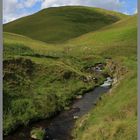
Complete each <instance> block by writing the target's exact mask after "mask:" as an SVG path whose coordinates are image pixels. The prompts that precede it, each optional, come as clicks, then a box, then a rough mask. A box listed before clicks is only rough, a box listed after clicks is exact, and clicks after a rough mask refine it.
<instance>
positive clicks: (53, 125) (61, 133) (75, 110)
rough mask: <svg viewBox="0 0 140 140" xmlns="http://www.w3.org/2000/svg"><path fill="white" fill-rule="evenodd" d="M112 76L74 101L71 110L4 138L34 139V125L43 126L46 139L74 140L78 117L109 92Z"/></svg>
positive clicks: (10, 139)
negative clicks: (73, 135) (73, 132)
mask: <svg viewBox="0 0 140 140" xmlns="http://www.w3.org/2000/svg"><path fill="white" fill-rule="evenodd" d="M111 83H112V79H111V78H110V77H108V78H107V80H106V81H105V82H104V84H102V85H101V86H99V87H96V88H95V89H94V90H93V91H91V92H88V93H86V94H85V95H84V96H83V97H82V98H81V99H77V100H75V101H74V103H73V105H72V106H71V108H70V110H68V111H63V112H61V113H59V114H58V115H57V116H55V117H54V118H52V119H46V120H42V121H39V122H36V123H34V124H31V125H30V126H27V127H24V128H23V127H21V128H19V129H18V130H17V132H15V133H14V134H11V135H9V136H7V137H5V138H4V140H33V139H31V138H30V131H31V129H32V128H33V127H41V128H44V129H45V130H46V136H45V140H72V136H71V131H72V129H73V127H74V124H75V121H76V119H78V118H79V117H81V116H83V115H85V114H87V113H88V112H89V111H90V110H91V109H92V108H94V106H96V102H97V101H98V99H99V98H100V97H101V95H102V94H104V93H107V92H108V91H109V89H110V87H111Z"/></svg>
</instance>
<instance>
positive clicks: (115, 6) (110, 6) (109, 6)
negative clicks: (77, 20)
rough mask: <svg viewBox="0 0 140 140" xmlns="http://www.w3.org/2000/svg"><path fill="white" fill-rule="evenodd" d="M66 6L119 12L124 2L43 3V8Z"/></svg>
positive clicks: (77, 0) (48, 0) (47, 0)
mask: <svg viewBox="0 0 140 140" xmlns="http://www.w3.org/2000/svg"><path fill="white" fill-rule="evenodd" d="M64 5H85V6H94V7H100V8H105V9H108V10H119V9H120V8H121V6H122V5H123V2H120V1H119V0H104V1H103V0H85V1H83V0H44V1H43V2H42V8H47V7H57V6H64Z"/></svg>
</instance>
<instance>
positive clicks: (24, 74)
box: [4, 7, 137, 140]
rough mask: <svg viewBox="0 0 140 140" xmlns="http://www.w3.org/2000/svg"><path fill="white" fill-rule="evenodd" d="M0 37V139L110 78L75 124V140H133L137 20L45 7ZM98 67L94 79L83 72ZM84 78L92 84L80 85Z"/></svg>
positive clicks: (96, 11)
mask: <svg viewBox="0 0 140 140" xmlns="http://www.w3.org/2000/svg"><path fill="white" fill-rule="evenodd" d="M66 11H67V12H66ZM68 13H69V14H68ZM84 14H85V15H86V16H84ZM79 17H80V18H79ZM37 21H40V22H37ZM52 22H53V23H52ZM77 26H78V28H77ZM31 27H32V28H31ZM37 27H38V28H37ZM42 27H46V28H45V29H44V28H42ZM25 29H26V30H25ZM62 29H63V30H62ZM4 31H5V32H4V134H5V135H7V134H9V132H11V131H13V130H14V129H15V128H16V127H17V126H18V125H19V124H24V125H27V124H28V123H29V121H30V120H36V119H38V118H46V117H50V116H51V115H52V114H54V112H56V111H59V110H62V109H65V108H67V107H68V105H69V103H70V102H71V100H72V99H73V98H75V97H76V96H77V95H81V94H83V93H85V92H86V91H87V90H89V89H91V88H93V87H94V86H96V85H99V84H100V83H102V81H103V80H104V79H105V77H104V75H105V74H109V75H110V76H112V77H113V78H115V79H117V81H118V82H117V83H116V84H115V85H114V86H113V88H112V90H111V91H110V93H109V94H106V95H104V96H103V97H102V100H101V101H99V102H98V103H97V107H96V108H95V109H93V110H91V111H90V112H89V113H88V114H87V115H86V116H83V117H82V118H79V119H78V120H77V122H76V125H75V129H74V130H73V136H74V139H75V140H85V139H88V140H103V139H105V140H106V139H108V140H116V139H117V140H122V139H123V140H131V139H133V140H136V139H137V95H136V93H137V15H134V16H125V15H123V14H120V13H116V12H111V11H106V10H102V9H97V8H89V7H60V8H49V9H44V10H43V11H40V12H38V13H36V14H34V15H31V16H28V17H24V18H21V19H19V20H16V21H13V22H11V23H8V24H6V25H4ZM62 31H63V33H62ZM61 33H62V34H61ZM51 43H52V44H51ZM54 43H55V44H54ZM96 63H106V64H107V67H106V68H105V70H104V71H103V74H102V75H100V76H99V75H96V74H95V73H90V72H87V71H86V68H87V67H91V66H94V65H95V64H96ZM110 69H111V70H110ZM89 76H91V77H96V78H97V79H98V82H97V83H96V82H95V81H92V80H91V81H90V82H86V83H85V82H84V81H83V80H82V79H83V78H84V79H86V78H87V79H88V77H89ZM10 77H11V78H10ZM25 110H26V111H25Z"/></svg>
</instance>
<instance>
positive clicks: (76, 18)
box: [4, 6, 127, 43]
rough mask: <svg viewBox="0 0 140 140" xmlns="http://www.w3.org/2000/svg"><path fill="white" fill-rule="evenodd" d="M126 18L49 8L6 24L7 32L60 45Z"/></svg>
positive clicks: (96, 11) (82, 9) (95, 11)
mask: <svg viewBox="0 0 140 140" xmlns="http://www.w3.org/2000/svg"><path fill="white" fill-rule="evenodd" d="M125 17H127V16H126V15H123V14H120V13H117V12H112V11H107V10H103V9H98V8H90V7H81V6H75V7H71V6H66V7H59V8H48V9H44V10H42V11H40V12H38V13H35V14H33V15H31V16H27V17H23V18H21V19H18V20H16V21H13V22H10V23H8V24H5V25H4V31H7V32H13V33H17V34H21V35H25V36H28V37H31V38H33V39H37V40H41V41H44V42H48V43H57V42H63V41H67V40H69V39H71V38H74V37H77V36H80V35H82V34H85V33H88V32H91V31H96V30H98V29H100V28H102V27H104V26H106V25H109V24H112V23H114V22H116V21H118V20H120V19H122V18H125Z"/></svg>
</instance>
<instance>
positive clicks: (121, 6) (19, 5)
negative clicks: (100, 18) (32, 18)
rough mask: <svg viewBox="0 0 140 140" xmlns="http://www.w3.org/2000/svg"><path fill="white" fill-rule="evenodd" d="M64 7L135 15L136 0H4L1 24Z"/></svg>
mask: <svg viewBox="0 0 140 140" xmlns="http://www.w3.org/2000/svg"><path fill="white" fill-rule="evenodd" d="M65 5H83V6H92V7H99V8H104V9H108V10H114V11H119V12H122V13H125V14H129V15H132V14H135V13H137V0H4V1H3V22H4V23H7V22H10V21H13V20H15V19H17V18H20V17H23V16H27V15H30V14H33V13H35V12H37V11H39V10H41V9H44V8H47V7H58V6H65Z"/></svg>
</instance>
